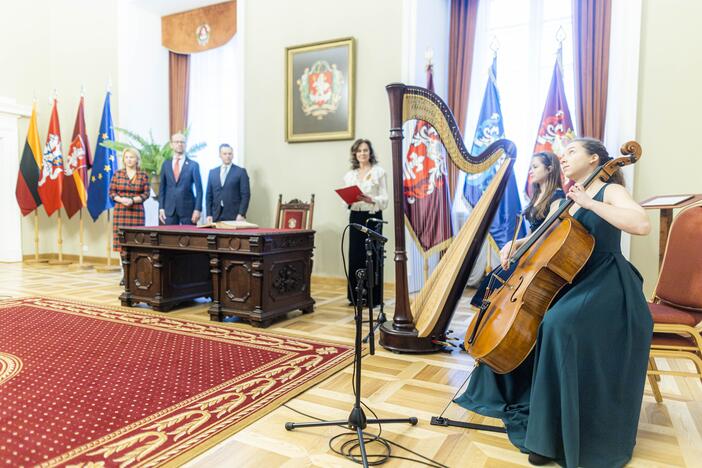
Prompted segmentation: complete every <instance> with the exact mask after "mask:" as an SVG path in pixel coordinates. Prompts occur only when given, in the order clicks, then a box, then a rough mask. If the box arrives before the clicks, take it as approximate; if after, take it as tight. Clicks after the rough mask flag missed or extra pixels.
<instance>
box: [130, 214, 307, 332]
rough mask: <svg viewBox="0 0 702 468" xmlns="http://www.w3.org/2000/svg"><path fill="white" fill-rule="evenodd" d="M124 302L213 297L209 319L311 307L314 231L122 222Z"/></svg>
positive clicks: (253, 318) (264, 321)
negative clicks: (126, 223) (135, 224)
mask: <svg viewBox="0 0 702 468" xmlns="http://www.w3.org/2000/svg"><path fill="white" fill-rule="evenodd" d="M119 239H120V244H121V245H122V246H123V248H122V253H121V256H122V265H123V266H124V276H125V286H124V292H123V293H122V294H121V295H120V296H119V298H120V301H121V302H122V305H125V306H129V307H131V306H132V305H133V304H134V303H137V302H144V303H146V304H149V305H150V306H151V307H153V308H154V310H158V311H162V312H167V311H169V310H170V309H172V308H173V307H174V306H175V305H177V304H178V303H180V302H183V301H187V300H191V299H194V298H197V297H211V298H212V305H211V306H210V308H209V313H210V319H211V320H217V321H221V320H222V319H223V318H224V317H225V316H228V315H229V316H231V315H233V316H236V317H240V318H243V319H246V320H248V321H249V322H250V323H251V324H252V325H254V326H262V327H267V326H268V325H270V323H271V321H272V320H273V319H274V318H276V317H279V316H281V315H285V314H287V313H288V312H290V311H292V310H295V309H301V310H302V311H303V312H304V313H308V312H312V310H313V307H314V300H313V299H312V297H311V295H310V276H311V274H312V250H313V248H314V231H310V230H287V229H245V230H243V229H242V230H229V229H211V228H196V227H194V226H150V227H124V228H122V229H120V231H119Z"/></svg>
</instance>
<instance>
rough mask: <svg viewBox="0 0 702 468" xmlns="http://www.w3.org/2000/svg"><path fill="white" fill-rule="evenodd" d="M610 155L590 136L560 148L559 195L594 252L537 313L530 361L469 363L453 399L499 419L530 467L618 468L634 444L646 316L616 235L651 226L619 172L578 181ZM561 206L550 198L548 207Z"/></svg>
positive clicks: (648, 332) (635, 276)
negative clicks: (562, 191)
mask: <svg viewBox="0 0 702 468" xmlns="http://www.w3.org/2000/svg"><path fill="white" fill-rule="evenodd" d="M611 159H612V158H610V157H609V154H608V153H607V150H606V148H605V147H604V145H603V144H602V143H601V142H599V141H597V140H594V139H590V138H581V139H577V140H575V141H573V142H572V143H571V144H569V145H568V147H567V148H566V151H565V153H564V155H563V156H562V158H561V167H562V169H563V173H564V174H565V175H566V176H567V177H568V178H570V179H572V180H575V182H576V183H575V184H574V185H573V186H572V187H571V188H570V189H569V191H568V193H567V194H566V196H567V197H568V198H569V199H572V200H573V202H574V203H573V205H572V206H571V208H570V210H569V213H570V214H571V215H572V216H573V217H574V218H575V219H576V220H577V221H579V222H580V223H581V224H582V225H583V226H584V227H585V229H587V231H588V232H589V233H590V234H591V235H592V236H594V238H595V247H594V251H593V253H592V255H591V256H590V258H589V260H588V261H587V263H586V264H585V266H584V267H583V269H582V270H581V271H580V272H579V273H578V275H577V276H576V277H575V278H574V280H573V282H572V283H571V284H570V285H567V286H566V287H564V288H563V290H562V291H561V293H560V294H559V295H558V297H557V298H556V300H555V301H554V302H553V304H552V305H551V307H550V308H549V310H548V311H547V312H546V314H545V316H544V320H543V322H542V323H541V325H540V328H539V332H538V337H537V340H536V345H535V347H534V350H533V351H532V353H531V354H530V355H529V357H528V358H527V359H526V360H525V361H524V362H523V363H522V364H521V365H520V366H519V367H517V368H516V369H515V370H514V371H512V372H510V373H508V374H497V373H495V372H493V371H492V370H491V369H490V368H489V367H488V366H486V365H480V366H478V367H477V368H476V369H475V370H474V372H473V375H472V376H471V380H470V383H469V385H468V388H467V390H466V392H465V393H464V394H463V395H462V396H460V397H459V398H457V399H456V403H458V404H460V405H461V406H463V407H464V408H466V409H469V410H472V411H475V412H476V413H479V414H482V415H485V416H489V417H494V418H500V419H502V421H503V422H504V424H505V426H506V428H507V433H508V435H509V438H510V441H511V442H512V443H513V444H514V445H515V446H517V447H518V448H519V449H520V450H522V451H523V452H528V453H529V462H530V463H532V464H533V465H543V464H546V463H548V462H550V461H552V460H555V461H557V462H558V463H560V464H563V465H565V466H567V467H573V468H575V467H578V466H583V467H613V466H623V465H625V464H626V463H627V462H628V461H629V459H630V458H631V455H632V452H633V449H634V444H635V442H636V431H637V426H638V419H639V411H640V408H641V401H642V398H643V389H644V382H645V378H646V368H647V363H648V354H649V346H650V342H651V336H652V333H653V322H652V319H651V315H650V313H649V310H648V306H647V304H646V299H645V297H644V294H643V289H642V288H643V280H642V278H641V275H640V274H639V272H638V271H637V270H636V269H635V268H634V267H633V266H632V265H631V264H630V263H629V262H628V261H627V260H626V259H625V258H624V256H623V255H622V253H621V250H620V240H621V232H622V231H623V232H626V233H629V234H633V235H646V234H648V233H649V231H650V229H651V227H650V224H649V221H648V216H647V215H646V213H645V212H644V210H643V208H641V206H639V205H638V204H637V203H636V202H635V201H634V200H633V199H632V198H631V196H630V195H629V193H628V192H627V191H626V189H625V188H624V186H623V178H622V176H621V173H619V172H617V173H616V174H615V175H614V177H612V178H611V179H610V180H609V182H608V183H604V182H602V181H601V180H600V179H599V178H595V179H594V180H593V182H592V183H591V184H590V185H589V186H588V187H583V185H582V184H583V182H584V181H585V180H586V179H587V178H588V176H589V175H590V174H591V173H592V172H593V171H594V170H595V169H596V168H598V166H601V165H602V164H605V163H606V162H608V161H609V160H611ZM563 202H564V201H563V200H562V201H556V202H554V203H553V204H552V206H551V213H553V212H554V211H555V210H556V209H557V208H558V206H559V204H560V203H563ZM507 260H508V258H507V257H506V255H505V256H503V258H502V262H503V267H505V268H506V267H508V265H507Z"/></svg>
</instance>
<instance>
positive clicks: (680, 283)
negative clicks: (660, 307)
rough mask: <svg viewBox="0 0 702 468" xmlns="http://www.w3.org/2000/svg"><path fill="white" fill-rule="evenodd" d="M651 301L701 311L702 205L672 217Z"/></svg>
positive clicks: (696, 205) (686, 209)
mask: <svg viewBox="0 0 702 468" xmlns="http://www.w3.org/2000/svg"><path fill="white" fill-rule="evenodd" d="M654 299H657V300H660V301H662V302H664V303H669V304H671V305H673V306H677V307H681V308H685V309H691V310H695V311H702V204H695V205H692V206H689V207H687V208H685V209H684V210H682V211H681V212H680V213H679V214H678V216H676V217H675V220H674V221H673V224H672V226H671V227H670V234H669V235H668V244H667V245H666V248H665V255H664V257H663V264H662V265H661V271H660V274H659V275H658V284H656V291H655V292H654Z"/></svg>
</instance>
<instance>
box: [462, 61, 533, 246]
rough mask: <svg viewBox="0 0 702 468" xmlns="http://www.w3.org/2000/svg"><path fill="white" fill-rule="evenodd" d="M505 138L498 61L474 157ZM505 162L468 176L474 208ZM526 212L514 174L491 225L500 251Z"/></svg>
mask: <svg viewBox="0 0 702 468" xmlns="http://www.w3.org/2000/svg"><path fill="white" fill-rule="evenodd" d="M504 137H505V128H504V124H503V121H502V109H501V107H500V93H499V92H498V90H497V57H494V58H493V59H492V65H491V66H490V74H489V77H488V82H487V86H486V87H485V95H484V96H483V106H482V107H481V109H480V117H479V118H478V126H477V128H476V129H475V136H474V137H473V146H472V148H471V154H474V155H478V154H480V153H482V152H483V151H484V150H485V148H487V147H488V146H489V145H490V144H491V143H493V142H495V141H497V140H499V139H501V138H504ZM501 163H502V161H501V160H500V161H499V162H498V163H496V164H494V165H493V166H492V167H491V168H489V169H488V170H486V171H484V172H482V173H480V174H467V175H466V181H465V185H464V186H463V196H464V197H465V198H466V201H468V203H469V204H470V205H471V206H475V205H476V204H477V203H478V200H480V197H481V196H482V195H483V192H485V189H487V187H488V185H490V182H491V181H492V179H493V177H494V176H495V173H496V172H497V169H498V167H499V166H500V164H501ZM521 210H522V205H521V201H520V199H519V191H518V189H517V181H516V179H515V178H514V174H513V173H512V174H510V176H509V180H508V181H507V187H506V188H505V193H504V195H503V196H502V200H501V202H500V206H499V207H498V209H497V213H496V214H495V219H493V221H492V224H491V225H490V235H491V236H492V238H493V239H494V240H495V243H496V244H497V246H498V247H499V248H502V246H504V245H505V244H506V243H507V241H509V240H511V239H512V234H513V233H514V230H515V228H516V219H517V214H519V213H520V212H521ZM525 235H526V228H525V227H524V225H523V224H522V226H521V227H520V230H519V233H518V234H517V237H524V236H525Z"/></svg>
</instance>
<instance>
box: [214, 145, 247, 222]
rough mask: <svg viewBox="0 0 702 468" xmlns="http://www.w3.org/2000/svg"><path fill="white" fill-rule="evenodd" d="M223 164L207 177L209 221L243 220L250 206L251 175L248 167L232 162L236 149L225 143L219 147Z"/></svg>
mask: <svg viewBox="0 0 702 468" xmlns="http://www.w3.org/2000/svg"><path fill="white" fill-rule="evenodd" d="M219 157H220V158H221V159H222V165H221V166H219V167H215V168H214V169H212V170H211V171H210V175H209V177H208V178H207V195H206V196H205V206H206V207H207V215H208V216H207V222H210V223H211V222H213V221H214V222H216V221H222V220H226V221H228V220H232V219H234V220H237V221H243V220H245V219H246V210H247V209H248V208H249V199H250V198H251V192H250V191H249V175H248V174H247V173H246V169H244V168H243V167H239V166H237V165H236V164H233V163H232V160H233V159H234V150H233V149H232V147H231V146H229V145H228V144H226V143H224V144H222V145H220V147H219Z"/></svg>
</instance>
